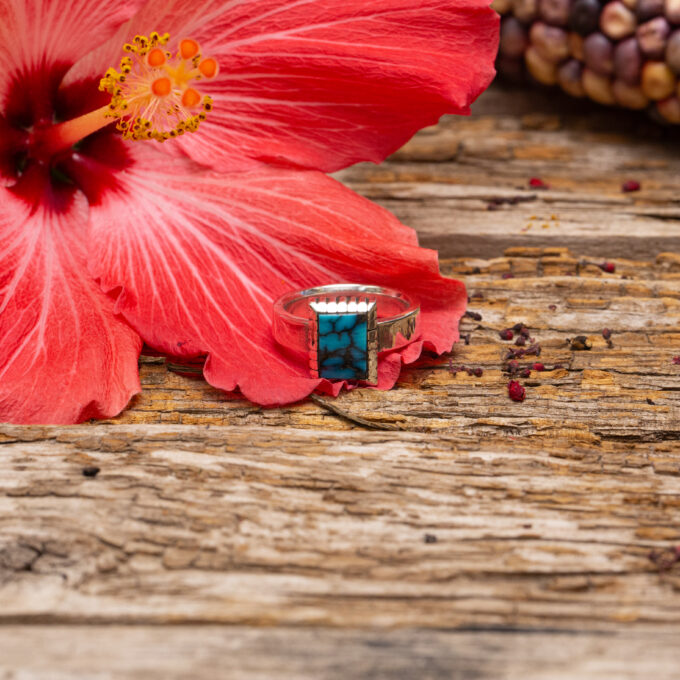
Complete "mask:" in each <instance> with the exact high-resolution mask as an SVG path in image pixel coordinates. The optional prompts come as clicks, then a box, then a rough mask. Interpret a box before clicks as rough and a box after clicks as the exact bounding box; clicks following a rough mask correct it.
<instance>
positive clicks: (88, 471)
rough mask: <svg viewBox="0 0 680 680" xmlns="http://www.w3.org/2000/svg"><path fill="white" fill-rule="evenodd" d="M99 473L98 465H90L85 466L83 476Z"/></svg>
mask: <svg viewBox="0 0 680 680" xmlns="http://www.w3.org/2000/svg"><path fill="white" fill-rule="evenodd" d="M98 474H99V468H98V467H97V466H96V465H88V466H87V467H84V468H83V477H96V476H97V475H98Z"/></svg>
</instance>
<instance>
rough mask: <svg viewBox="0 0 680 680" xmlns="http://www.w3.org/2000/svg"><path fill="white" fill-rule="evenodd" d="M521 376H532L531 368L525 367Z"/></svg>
mask: <svg viewBox="0 0 680 680" xmlns="http://www.w3.org/2000/svg"><path fill="white" fill-rule="evenodd" d="M520 376H521V377H522V378H530V377H531V369H530V368H523V369H522V371H521V372H520Z"/></svg>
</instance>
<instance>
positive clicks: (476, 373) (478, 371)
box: [472, 368, 484, 378]
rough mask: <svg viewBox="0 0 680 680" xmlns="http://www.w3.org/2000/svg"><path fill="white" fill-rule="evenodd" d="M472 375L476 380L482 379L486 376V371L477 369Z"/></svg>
mask: <svg viewBox="0 0 680 680" xmlns="http://www.w3.org/2000/svg"><path fill="white" fill-rule="evenodd" d="M472 373H473V374H474V376H475V377H476V378H481V377H482V376H483V375H484V370H483V369H481V368H475V369H474V371H472Z"/></svg>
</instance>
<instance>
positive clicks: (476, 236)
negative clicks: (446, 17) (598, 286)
mask: <svg viewBox="0 0 680 680" xmlns="http://www.w3.org/2000/svg"><path fill="white" fill-rule="evenodd" d="M679 139H680V133H679V132H678V131H677V130H675V129H674V128H668V129H665V128H662V127H659V126H656V125H654V124H652V123H650V122H648V121H646V119H645V118H644V117H641V116H640V115H639V114H633V115H630V114H627V113H626V112H621V111H616V112H614V111H612V110H609V109H603V108H602V107H597V106H592V105H588V104H587V103H584V102H573V101H569V99H568V98H566V97H560V96H559V95H558V96H555V93H546V92H542V91H540V90H533V91H530V92H527V91H522V90H506V89H503V88H501V87H500V86H494V87H493V88H491V89H490V90H489V91H488V92H486V93H485V94H484V95H483V96H482V97H481V98H480V100H479V101H478V102H477V104H476V105H475V107H474V115H473V116H472V117H471V118H460V117H454V118H446V119H444V120H443V121H442V123H441V124H440V125H439V126H437V127H434V128H431V129H428V130H425V131H423V132H422V133H420V134H419V135H417V136H416V137H415V138H414V139H413V140H412V141H411V142H410V143H409V144H407V145H406V146H405V147H404V148H403V149H402V150H401V151H399V152H398V153H397V154H396V155H395V156H394V157H393V158H392V159H390V160H389V161H388V162H387V163H385V164H383V165H381V166H378V167H376V166H373V165H369V164H363V165H358V166H355V167H353V168H350V169H348V170H345V171H343V172H342V173H339V175H338V177H339V178H340V179H341V180H342V181H344V182H346V183H347V184H349V185H350V186H352V187H353V188H354V189H356V190H357V191H359V192H360V193H363V194H364V195H366V196H368V197H370V198H371V199H373V200H375V201H376V202H378V203H380V204H382V205H384V206H385V207H386V208H388V209H390V210H391V211H392V212H394V213H395V214H396V215H397V216H398V217H399V218H400V219H401V220H402V221H403V222H405V223H406V224H410V225H411V226H413V227H414V228H415V229H417V230H418V232H419V235H420V238H421V242H422V244H423V245H425V246H427V247H431V248H436V249H438V250H439V251H440V253H441V254H442V255H443V256H444V257H455V256H460V255H480V256H482V257H489V256H492V255H501V254H502V253H503V251H504V250H505V249H506V248H509V247H513V246H543V247H545V246H547V245H550V244H554V245H559V246H567V247H570V248H573V249H575V250H577V251H580V252H588V253H591V254H592V255H599V256H602V257H636V258H652V257H654V256H655V255H656V254H657V253H659V252H663V251H667V250H676V251H677V250H679V249H680V221H679V220H680V205H679V203H678V176H679V174H680V156H678V154H677V145H678V141H679ZM531 177H539V178H541V179H543V180H544V181H545V182H547V183H549V184H550V187H551V188H550V190H548V191H536V190H534V189H531V188H530V187H529V186H528V180H529V179H530V178H531ZM631 178H633V179H636V180H639V181H640V182H641V183H642V191H640V192H638V193H634V194H623V193H622V192H621V185H622V183H623V182H624V181H626V180H628V179H631ZM511 197H519V198H520V199H521V202H519V203H517V204H516V205H508V204H506V205H502V206H501V208H500V209H499V210H496V211H489V210H487V205H488V203H489V201H491V200H492V199H494V198H506V199H507V198H511ZM527 199H528V200H527ZM553 215H555V216H556V217H557V218H558V219H557V220H551V219H550V218H551V216H553ZM545 223H548V224H549V225H550V229H549V230H544V229H542V228H541V225H542V224H545Z"/></svg>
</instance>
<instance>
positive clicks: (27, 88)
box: [0, 32, 218, 202]
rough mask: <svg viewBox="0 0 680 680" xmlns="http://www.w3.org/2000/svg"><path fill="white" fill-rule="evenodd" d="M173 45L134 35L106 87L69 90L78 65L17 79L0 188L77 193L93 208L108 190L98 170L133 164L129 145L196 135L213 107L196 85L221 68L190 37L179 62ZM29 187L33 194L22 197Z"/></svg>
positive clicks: (3, 134)
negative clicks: (56, 187)
mask: <svg viewBox="0 0 680 680" xmlns="http://www.w3.org/2000/svg"><path fill="white" fill-rule="evenodd" d="M167 40H168V36H167V34H166V35H164V36H160V35H159V34H158V33H155V32H154V33H152V34H151V35H150V37H148V38H147V37H146V36H135V39H134V41H133V42H132V43H130V44H126V45H124V48H123V49H124V51H125V52H126V53H127V56H125V57H124V58H123V59H122V61H121V63H120V71H116V70H115V69H113V68H110V69H108V71H107V72H106V74H105V75H104V77H103V78H102V79H101V80H100V79H90V80H88V81H81V82H77V83H74V84H71V85H69V86H63V84H62V80H63V77H64V75H65V74H66V73H67V71H68V70H69V68H70V66H71V64H60V65H53V66H51V67H49V68H48V67H43V68H40V67H36V68H34V69H33V70H31V71H30V72H27V73H23V74H21V75H19V76H17V77H15V79H14V81H13V82H12V84H11V86H10V88H9V94H8V97H7V101H6V104H5V109H4V111H2V112H0V183H2V184H5V185H8V186H15V187H16V192H17V194H20V195H25V196H29V195H30V196H33V197H35V196H36V187H38V186H39V185H40V183H41V182H42V183H43V184H45V185H46V184H48V183H49V184H52V185H59V187H60V188H62V189H63V188H64V187H67V188H68V187H69V186H70V187H72V188H73V189H75V188H79V189H81V190H83V191H84V192H85V194H86V195H87V197H88V199H89V200H90V202H92V201H95V200H97V197H98V195H99V194H100V193H101V191H102V186H101V184H102V182H101V181H97V179H96V177H93V176H92V174H93V165H92V164H93V163H96V164H100V165H102V166H104V169H108V170H109V171H115V170H118V169H122V168H123V167H125V166H126V165H128V164H129V160H128V158H127V154H126V151H125V148H124V143H123V142H122V139H135V140H139V139H156V140H158V141H165V140H166V139H169V138H171V137H176V136H179V135H182V134H184V133H185V132H194V131H195V130H197V129H198V127H199V125H200V122H201V121H202V120H203V119H205V117H206V112H207V111H210V110H211V109H212V100H211V99H210V97H207V96H203V95H201V94H200V93H199V92H198V90H196V89H195V81H198V80H201V79H210V78H214V77H215V76H216V75H217V72H218V65H217V61H216V60H215V59H213V58H212V57H207V58H204V57H202V56H201V53H200V47H199V45H198V43H197V42H196V41H195V40H193V39H191V38H185V39H183V40H181V41H180V42H179V44H178V48H177V52H176V53H175V54H174V55H173V53H171V52H168V51H166V50H165V49H164V46H165V44H166V43H167ZM113 122H116V127H115V128H113V127H111V126H110V124H111V123H113ZM115 130H118V131H119V132H122V135H121V134H118V133H116V132H115ZM28 178H30V180H29V179H28ZM25 182H30V185H31V190H30V191H25V188H24V190H22V187H21V185H22V184H23V183H25ZM44 188H45V189H47V186H45V187H44ZM46 193H47V192H46ZM38 194H39V192H38Z"/></svg>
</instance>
